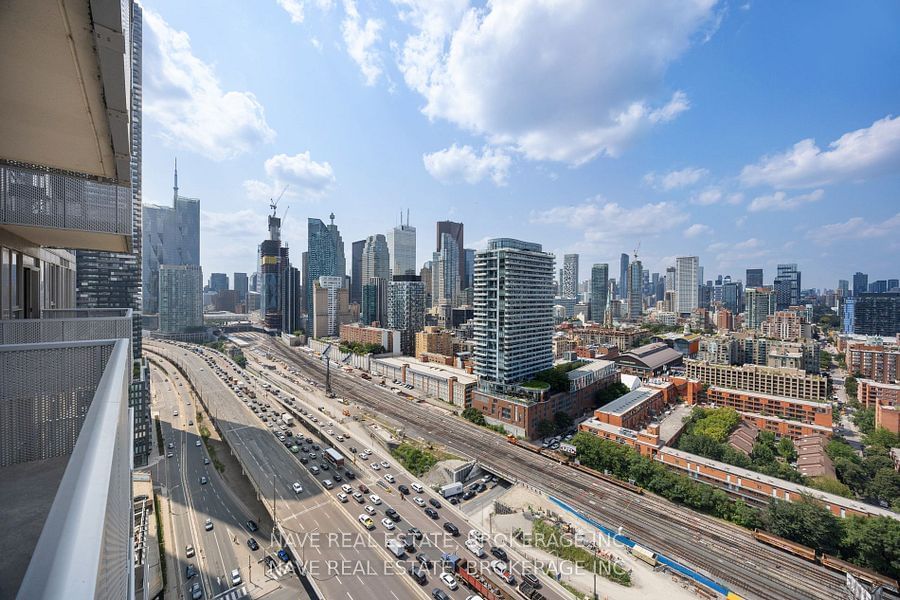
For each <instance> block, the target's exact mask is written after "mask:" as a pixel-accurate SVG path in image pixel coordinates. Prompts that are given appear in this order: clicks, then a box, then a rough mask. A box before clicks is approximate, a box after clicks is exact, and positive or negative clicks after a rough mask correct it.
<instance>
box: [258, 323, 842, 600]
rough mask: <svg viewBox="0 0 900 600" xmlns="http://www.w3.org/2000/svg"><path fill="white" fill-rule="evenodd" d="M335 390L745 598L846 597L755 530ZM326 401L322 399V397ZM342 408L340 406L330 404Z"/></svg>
mask: <svg viewBox="0 0 900 600" xmlns="http://www.w3.org/2000/svg"><path fill="white" fill-rule="evenodd" d="M243 335H244V336H245V337H250V338H252V339H254V340H255V341H256V342H257V343H258V344H260V345H262V346H263V347H265V348H266V349H267V350H268V351H271V352H273V353H274V354H275V355H277V356H278V357H279V358H281V359H283V360H287V361H288V362H289V364H291V365H293V366H295V367H297V368H299V369H302V371H303V372H304V373H307V374H310V375H312V376H314V377H315V378H316V379H318V380H322V379H323V378H324V370H325V368H324V364H322V362H321V361H320V360H318V359H316V358H314V357H312V356H309V355H307V354H306V353H305V352H302V351H292V350H289V349H288V348H286V347H285V346H283V345H281V344H279V343H277V342H276V341H275V340H274V339H272V338H270V337H268V336H265V335H263V334H258V333H252V334H243ZM331 372H332V387H333V389H334V391H335V392H336V393H337V394H338V395H339V396H341V397H343V398H346V399H348V400H350V401H352V402H354V403H357V404H359V405H362V406H365V407H367V408H368V409H369V410H371V411H372V412H373V413H375V414H378V415H379V416H380V417H382V418H389V419H391V420H393V421H395V422H396V423H398V424H399V425H402V426H403V427H404V428H405V429H406V433H407V435H410V436H413V437H421V438H422V439H426V440H429V441H433V442H436V443H439V444H442V445H444V446H446V447H447V448H448V449H449V450H450V451H451V452H452V451H455V452H457V453H461V454H463V455H467V456H469V457H472V458H474V459H476V460H478V461H479V462H481V463H483V464H485V465H486V466H488V468H492V469H495V470H497V471H498V472H500V473H505V474H508V475H509V476H511V477H512V478H514V479H517V480H519V481H523V482H527V483H529V484H531V485H532V486H534V487H536V488H538V489H541V490H543V491H545V492H546V493H549V494H552V495H555V496H556V497H558V498H561V499H564V500H565V501H566V502H568V503H569V504H571V505H572V506H574V507H575V508H576V509H578V510H580V511H581V512H583V513H584V514H586V515H588V516H590V517H592V518H594V519H596V520H598V521H599V522H601V523H604V524H605V525H607V526H608V527H611V528H614V529H615V528H618V527H619V526H621V527H622V528H623V533H625V534H626V535H629V536H631V537H632V538H634V539H635V540H636V541H638V542H639V543H642V544H644V545H647V546H649V547H651V548H653V549H655V550H657V551H659V552H663V553H665V554H666V555H668V556H671V557H673V558H675V559H677V560H680V561H682V562H684V563H685V564H687V565H689V566H691V567H693V568H695V569H697V570H698V571H700V572H702V573H705V574H706V575H708V576H710V577H712V578H713V579H715V580H718V581H720V582H723V583H725V584H726V585H728V587H730V588H731V589H733V590H734V591H736V592H737V593H740V594H742V595H744V596H745V597H748V598H764V599H772V600H782V599H796V600H805V599H807V598H822V599H829V598H842V597H843V588H844V586H843V578H842V577H841V576H840V575H838V574H836V573H833V572H831V571H828V570H826V569H824V568H822V567H819V566H818V565H815V564H812V563H809V562H806V561H804V560H802V559H800V558H797V557H794V556H791V555H789V554H786V553H783V552H780V551H777V550H775V549H772V548H769V547H767V546H763V545H761V544H759V543H758V542H756V541H755V540H754V539H753V538H752V536H751V535H750V533H749V532H748V531H747V530H745V529H742V528H739V527H737V526H734V525H731V524H729V523H726V522H724V521H719V520H717V519H713V518H711V517H708V516H706V515H702V514H700V513H697V512H694V511H691V510H689V509H686V508H683V507H680V506H678V505H676V504H674V503H671V502H669V501H666V500H664V499H662V498H658V497H655V496H653V495H652V494H645V495H644V496H641V497H636V496H635V495H633V494H632V493H630V492H628V491H626V490H624V489H622V488H619V487H617V486H614V485H611V484H608V483H606V482H603V481H601V480H598V479H596V478H593V477H590V476H589V475H586V474H584V473H580V472H578V471H575V470H574V469H567V470H560V466H559V465H557V464H556V463H555V462H553V461H552V460H550V459H548V458H546V457H543V456H539V455H535V454H533V453H531V452H529V451H527V450H525V449H523V448H519V447H517V446H515V445H512V444H508V443H507V442H506V441H505V440H504V439H503V438H501V437H499V436H498V435H497V434H495V433H492V432H490V431H487V430H485V429H483V428H480V427H477V426H475V425H472V424H470V423H468V422H465V421H463V420H462V419H456V418H448V417H447V416H445V415H442V414H441V411H438V410H435V409H434V408H432V407H430V406H428V405H425V406H422V405H419V404H416V403H413V402H409V401H406V400H403V399H401V398H398V397H397V396H396V395H394V394H392V393H390V392H389V391H388V390H385V389H384V388H382V387H381V386H378V385H377V384H375V383H374V382H372V381H366V380H363V379H361V378H359V377H354V376H353V375H348V374H346V373H344V372H343V371H341V369H339V368H332V369H331ZM322 397H323V398H324V395H322ZM333 406H337V405H333Z"/></svg>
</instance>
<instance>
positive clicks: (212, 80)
mask: <svg viewBox="0 0 900 600" xmlns="http://www.w3.org/2000/svg"><path fill="white" fill-rule="evenodd" d="M144 22H145V23H146V24H147V26H146V27H145V28H144V59H143V60H144V63H143V64H144V81H143V84H144V114H145V115H146V116H147V117H148V118H150V119H152V120H153V121H155V122H156V123H157V124H158V125H159V131H160V136H161V137H162V138H163V139H164V140H165V141H166V142H167V143H168V144H170V145H172V146H176V147H182V148H187V149H190V150H192V151H194V152H196V153H198V154H201V155H203V156H205V157H207V158H210V159H212V160H226V159H230V158H234V157H236V156H239V155H241V154H243V153H245V152H247V151H248V150H250V149H251V148H252V147H254V146H256V145H257V144H260V143H268V142H271V141H272V140H273V139H275V132H274V131H273V130H272V128H271V127H269V125H268V123H266V117H265V110H264V109H263V106H262V104H261V103H260V102H259V100H257V98H256V96H255V95H254V94H253V93H252V92H237V91H224V90H223V89H222V86H221V83H220V82H219V78H218V76H217V75H216V73H215V71H214V70H213V68H212V67H211V66H210V65H209V64H207V63H205V62H203V61H202V60H200V59H199V58H197V57H196V56H195V55H194V54H193V51H192V50H191V41H190V37H189V36H188V34H187V33H185V32H183V31H178V30H176V29H173V28H172V27H171V26H170V25H169V24H168V23H166V21H165V20H164V19H163V18H162V17H161V16H160V15H158V14H157V13H156V12H154V11H152V10H149V9H147V8H144Z"/></svg>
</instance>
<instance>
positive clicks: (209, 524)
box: [203, 519, 213, 531]
mask: <svg viewBox="0 0 900 600" xmlns="http://www.w3.org/2000/svg"><path fill="white" fill-rule="evenodd" d="M203 528H204V529H205V530H207V531H212V528H213V522H212V519H207V520H206V524H205V525H203Z"/></svg>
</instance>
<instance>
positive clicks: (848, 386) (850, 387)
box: [844, 375, 856, 398]
mask: <svg viewBox="0 0 900 600" xmlns="http://www.w3.org/2000/svg"><path fill="white" fill-rule="evenodd" d="M844 390H845V391H846V392H847V397H848V398H856V377H854V376H852V375H848V376H847V377H846V379H844Z"/></svg>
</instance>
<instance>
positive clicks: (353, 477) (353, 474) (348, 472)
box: [344, 471, 356, 481]
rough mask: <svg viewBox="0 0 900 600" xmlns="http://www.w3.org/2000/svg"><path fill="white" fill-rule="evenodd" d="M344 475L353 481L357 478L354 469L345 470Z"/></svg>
mask: <svg viewBox="0 0 900 600" xmlns="http://www.w3.org/2000/svg"><path fill="white" fill-rule="evenodd" d="M344 477H346V478H347V479H349V480H351V481H353V480H354V479H356V473H354V472H353V471H344Z"/></svg>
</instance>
